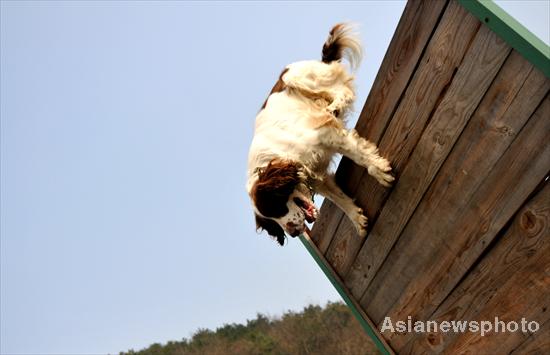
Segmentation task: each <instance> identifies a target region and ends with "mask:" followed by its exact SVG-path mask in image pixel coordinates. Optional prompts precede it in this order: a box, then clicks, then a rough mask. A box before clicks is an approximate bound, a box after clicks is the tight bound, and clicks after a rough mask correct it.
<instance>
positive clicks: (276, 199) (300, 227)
mask: <svg viewBox="0 0 550 355" xmlns="http://www.w3.org/2000/svg"><path fill="white" fill-rule="evenodd" d="M306 180H307V178H306V176H305V175H304V174H303V173H302V172H301V171H300V168H299V166H298V164H296V163H293V162H290V161H285V160H279V159H274V160H272V161H271V162H270V163H269V164H268V165H267V167H265V168H263V169H261V170H260V171H259V172H258V179H257V181H256V182H255V183H254V185H253V186H252V190H251V198H252V201H253V203H254V207H255V209H256V211H257V212H256V227H257V228H258V229H263V230H266V231H267V233H268V234H269V235H271V236H273V237H275V238H276V239H277V242H279V244H281V245H283V244H284V240H285V232H286V233H287V234H289V235H290V236H292V237H296V236H298V235H299V234H301V233H303V232H304V230H305V228H306V222H309V223H312V222H314V221H315V219H316V218H317V209H316V208H315V205H314V204H313V199H312V198H313V196H312V192H311V191H310V189H309V188H308V186H307V184H306Z"/></svg>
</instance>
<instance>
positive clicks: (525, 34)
mask: <svg viewBox="0 0 550 355" xmlns="http://www.w3.org/2000/svg"><path fill="white" fill-rule="evenodd" d="M458 2H459V4H460V5H462V6H463V7H464V8H465V9H466V10H468V11H469V12H470V13H472V14H473V15H474V16H476V17H477V18H478V19H479V20H480V21H481V22H482V23H484V24H485V25H487V26H488V27H489V28H490V29H491V30H493V31H494V32H495V33H496V34H497V35H499V36H500V37H501V38H502V39H503V40H504V41H505V42H506V43H508V44H509V45H510V46H511V47H512V48H514V49H515V50H516V51H518V52H519V53H520V54H521V55H523V57H524V58H525V59H527V60H528V61H529V62H531V63H532V64H533V65H534V66H535V67H537V68H538V69H540V70H541V71H542V72H543V73H544V75H546V77H549V78H550V47H549V46H548V45H546V43H544V42H543V41H542V40H540V39H539V38H538V37H537V36H535V35H534V34H533V33H531V32H530V31H529V30H528V29H527V28H525V26H523V25H522V24H521V23H519V22H518V21H517V20H516V19H514V18H513V17H512V16H510V15H509V14H508V13H507V12H506V11H504V10H503V9H501V8H500V7H499V6H498V5H497V4H495V3H494V2H493V1H492V0H458Z"/></svg>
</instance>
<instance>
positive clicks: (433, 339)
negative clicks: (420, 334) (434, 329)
mask: <svg viewBox="0 0 550 355" xmlns="http://www.w3.org/2000/svg"><path fill="white" fill-rule="evenodd" d="M428 343H430V345H431V346H437V345H439V343H441V336H439V335H438V334H435V333H430V334H428Z"/></svg>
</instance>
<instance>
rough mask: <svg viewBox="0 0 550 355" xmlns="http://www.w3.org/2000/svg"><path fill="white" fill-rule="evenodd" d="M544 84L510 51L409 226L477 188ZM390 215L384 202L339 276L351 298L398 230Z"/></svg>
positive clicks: (359, 293)
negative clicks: (350, 262)
mask: <svg viewBox="0 0 550 355" xmlns="http://www.w3.org/2000/svg"><path fill="white" fill-rule="evenodd" d="M549 88H550V83H549V82H548V80H547V79H546V78H545V77H544V75H543V74H542V73H540V72H539V71H532V66H531V65H530V64H529V63H528V62H526V61H525V60H524V59H523V58H521V56H520V55H519V54H518V53H516V52H512V53H511V55H510V56H509V58H508V59H507V60H506V63H505V64H504V65H503V68H502V70H501V72H500V73H499V74H498V76H497V78H496V79H495V82H494V83H493V84H492V85H491V88H490V89H489V90H488V91H487V94H486V95H485V97H484V98H483V101H482V102H481V103H480V105H479V107H478V109H477V111H476V112H475V113H474V115H473V117H472V119H471V120H470V122H469V123H468V126H467V127H466V128H465V130H464V132H463V133H462V138H461V139H460V140H459V141H458V142H457V144H456V145H455V147H454V148H453V152H452V153H451V154H450V156H449V157H448V158H447V160H446V162H445V164H444V166H443V167H442V168H441V170H440V172H439V176H438V177H437V178H436V180H435V181H434V182H433V183H432V187H430V190H429V191H428V193H427V195H426V196H425V197H424V199H425V200H426V201H429V203H426V204H422V203H421V204H420V205H419V207H418V208H417V209H418V212H416V213H415V216H414V217H413V218H417V219H418V218H420V219H421V220H420V221H419V222H416V221H413V222H412V224H415V225H423V224H428V223H429V222H430V221H432V222H437V221H439V220H440V219H441V218H442V217H445V212H443V211H449V210H450V211H453V209H457V208H460V206H461V204H460V201H463V200H467V199H469V197H470V196H471V195H472V194H473V193H474V192H475V191H476V190H477V188H478V187H479V185H480V184H481V183H482V181H483V180H484V179H485V176H486V175H487V174H488V173H489V171H490V170H491V169H492V167H493V165H494V164H495V163H496V162H497V160H498V159H499V158H500V156H501V155H502V154H503V153H504V152H505V151H506V149H507V148H508V146H509V144H510V143H511V142H512V141H513V139H514V138H515V137H516V135H517V133H518V132H519V131H520V130H521V128H522V127H523V125H524V124H525V122H527V120H528V118H529V117H530V116H531V114H532V113H533V111H534V109H535V108H536V107H537V106H538V104H539V103H540V101H541V100H542V98H543V97H544V95H546V92H547V91H548V90H549ZM474 171H475V174H473V173H472V172H474ZM434 196H435V197H434ZM436 197H437V198H438V201H436V200H435V198H436ZM396 202H399V201H396ZM393 213H394V211H393V210H390V209H388V208H387V206H386V208H385V209H384V210H383V211H382V213H381V216H380V221H383V222H379V225H377V226H375V229H374V230H373V231H372V233H371V235H370V236H369V238H368V239H367V241H366V242H365V244H364V245H363V247H362V249H361V251H360V252H359V254H358V256H357V258H356V260H355V262H354V263H353V266H352V268H351V270H350V272H349V273H348V274H347V275H346V277H345V282H346V285H348V287H349V288H350V289H351V291H352V293H353V295H354V296H355V297H358V298H361V296H362V295H363V294H364V293H365V290H366V289H367V286H368V285H369V284H370V283H371V282H372V280H373V278H374V276H375V275H376V273H377V272H378V269H379V268H380V266H381V265H382V262H383V261H384V260H385V257H386V255H387V254H388V253H389V251H390V249H391V248H392V246H393V244H394V241H395V238H396V236H397V235H399V234H400V233H401V230H402V228H403V226H404V223H405V222H401V223H399V222H398V219H397V218H394V217H398V216H394V214H393ZM446 213H449V212H446ZM392 218H394V219H393V220H392ZM426 232H429V231H428V230H426ZM421 234H426V233H424V232H422V233H421ZM427 252H428V251H427ZM402 266H403V267H404V265H402ZM370 297H372V294H371V295H370Z"/></svg>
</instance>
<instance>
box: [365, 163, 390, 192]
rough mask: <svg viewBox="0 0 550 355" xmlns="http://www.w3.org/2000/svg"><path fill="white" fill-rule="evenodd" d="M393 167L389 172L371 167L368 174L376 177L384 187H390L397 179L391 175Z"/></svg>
mask: <svg viewBox="0 0 550 355" xmlns="http://www.w3.org/2000/svg"><path fill="white" fill-rule="evenodd" d="M390 171H391V167H389V169H388V170H382V169H380V168H379V167H377V166H374V165H373V166H369V168H368V173H369V175H370V176H372V177H374V178H375V179H376V181H378V183H379V184H380V185H382V186H386V187H390V186H391V184H392V182H393V181H394V180H395V178H394V177H393V176H392V175H391V174H390Z"/></svg>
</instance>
